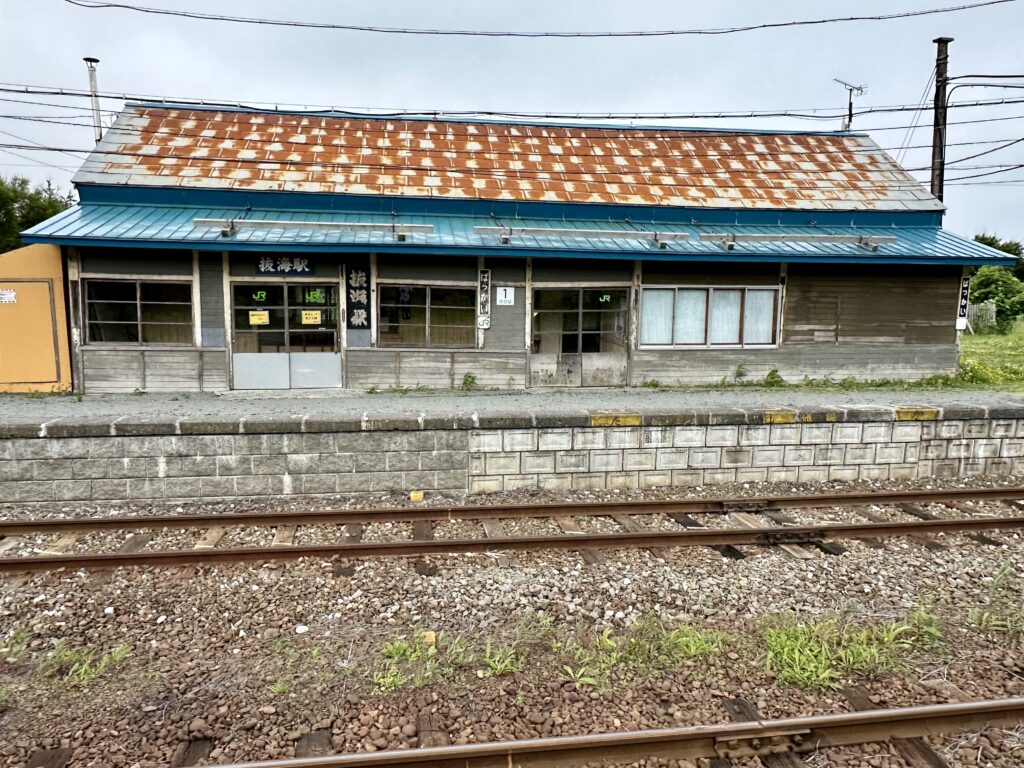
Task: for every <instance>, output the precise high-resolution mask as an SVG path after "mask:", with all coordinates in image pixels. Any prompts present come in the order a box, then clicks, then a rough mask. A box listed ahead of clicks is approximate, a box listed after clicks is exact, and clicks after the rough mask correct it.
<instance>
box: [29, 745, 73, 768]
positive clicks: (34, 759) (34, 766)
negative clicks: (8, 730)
mask: <svg viewBox="0 0 1024 768" xmlns="http://www.w3.org/2000/svg"><path fill="white" fill-rule="evenodd" d="M71 755H72V751H71V750H70V749H67V748H61V749H37V750H36V751H35V752H33V753H32V754H31V755H30V756H29V758H28V762H27V763H25V768H64V766H65V765H67V764H68V763H69V762H70V761H71Z"/></svg>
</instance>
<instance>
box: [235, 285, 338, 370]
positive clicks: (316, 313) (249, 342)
mask: <svg viewBox="0 0 1024 768" xmlns="http://www.w3.org/2000/svg"><path fill="white" fill-rule="evenodd" d="M231 298H232V316H233V318H234V333H233V336H232V345H233V346H232V361H233V371H234V381H233V387H234V388H235V389H309V388H316V387H340V386H341V385H342V375H341V368H342V366H341V352H340V351H339V345H338V317H339V312H338V307H339V302H338V298H339V294H338V286H337V285H336V284H330V283H306V282H302V283H235V284H234V285H232V287H231Z"/></svg>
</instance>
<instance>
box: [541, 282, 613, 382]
mask: <svg viewBox="0 0 1024 768" xmlns="http://www.w3.org/2000/svg"><path fill="white" fill-rule="evenodd" d="M628 318H629V289H628V288H538V289H536V290H535V291H534V292H533V344H532V354H531V356H530V385H531V386H555V387H580V386H582V387H617V386H625V384H626V365H627V358H628V354H627V349H628V332H627V328H628Z"/></svg>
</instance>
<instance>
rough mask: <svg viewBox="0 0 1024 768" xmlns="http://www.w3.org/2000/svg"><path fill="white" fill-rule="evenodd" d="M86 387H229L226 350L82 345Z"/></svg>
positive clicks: (190, 389) (150, 389)
mask: <svg viewBox="0 0 1024 768" xmlns="http://www.w3.org/2000/svg"><path fill="white" fill-rule="evenodd" d="M82 369H83V371H84V379H85V391H86V392H95V393H119V392H120V393H124V392H135V391H137V390H144V391H147V392H200V391H207V392H210V391H214V392H215V391H221V390H225V389H227V388H228V361H227V352H225V351H221V350H200V349H194V348H185V349H167V348H164V349H146V348H135V349H105V348H102V347H95V346H92V347H90V346H86V347H83V348H82Z"/></svg>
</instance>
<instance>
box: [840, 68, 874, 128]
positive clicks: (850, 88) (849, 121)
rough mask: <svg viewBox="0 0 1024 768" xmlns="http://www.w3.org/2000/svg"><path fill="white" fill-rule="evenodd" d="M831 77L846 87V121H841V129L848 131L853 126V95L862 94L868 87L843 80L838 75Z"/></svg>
mask: <svg viewBox="0 0 1024 768" xmlns="http://www.w3.org/2000/svg"><path fill="white" fill-rule="evenodd" d="M832 79H833V80H835V81H836V82H837V83H839V84H840V85H841V86H843V87H844V88H845V89H846V97H847V98H846V122H845V123H843V130H844V131H848V130H850V128H851V127H852V126H853V97H854V96H863V95H864V93H865V92H866V91H867V89H868V87H867V86H866V85H854V84H853V83H848V82H846V81H845V80H840V79H839V78H838V77H833V78H832Z"/></svg>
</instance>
